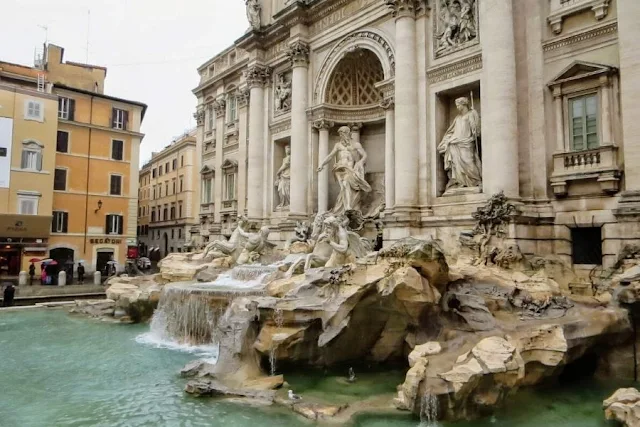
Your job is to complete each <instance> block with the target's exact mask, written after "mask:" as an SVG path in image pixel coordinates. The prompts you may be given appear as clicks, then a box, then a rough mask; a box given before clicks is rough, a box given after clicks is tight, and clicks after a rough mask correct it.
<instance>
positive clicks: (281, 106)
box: [275, 73, 291, 111]
mask: <svg viewBox="0 0 640 427" xmlns="http://www.w3.org/2000/svg"><path fill="white" fill-rule="evenodd" d="M275 95H276V96H275V102H276V111H284V110H288V109H290V108H291V82H289V81H287V79H286V77H285V75H284V73H283V74H280V76H279V77H278V83H277V84H276V88H275Z"/></svg>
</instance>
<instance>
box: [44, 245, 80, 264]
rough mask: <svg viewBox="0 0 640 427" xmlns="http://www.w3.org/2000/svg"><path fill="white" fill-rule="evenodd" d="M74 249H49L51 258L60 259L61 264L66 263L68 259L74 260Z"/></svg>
mask: <svg viewBox="0 0 640 427" xmlns="http://www.w3.org/2000/svg"><path fill="white" fill-rule="evenodd" d="M73 254H74V252H73V249H69V248H55V249H51V250H50V251H49V258H51V259H55V260H56V261H58V264H59V265H64V264H65V263H66V262H68V261H72V262H73Z"/></svg>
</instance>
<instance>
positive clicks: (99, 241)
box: [89, 238, 122, 245]
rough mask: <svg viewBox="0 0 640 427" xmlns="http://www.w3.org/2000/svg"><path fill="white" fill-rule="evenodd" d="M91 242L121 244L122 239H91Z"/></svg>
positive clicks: (93, 243) (96, 243)
mask: <svg viewBox="0 0 640 427" xmlns="http://www.w3.org/2000/svg"><path fill="white" fill-rule="evenodd" d="M89 243H91V244H92V245H119V244H120V243H122V239H109V238H106V239H89Z"/></svg>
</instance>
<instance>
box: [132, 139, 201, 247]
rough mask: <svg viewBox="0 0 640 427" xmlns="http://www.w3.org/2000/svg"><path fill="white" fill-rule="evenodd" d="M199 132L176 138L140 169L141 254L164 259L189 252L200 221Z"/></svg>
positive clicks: (139, 233)
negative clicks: (192, 234) (172, 254)
mask: <svg viewBox="0 0 640 427" xmlns="http://www.w3.org/2000/svg"><path fill="white" fill-rule="evenodd" d="M196 157H197V156H196V132H195V131H190V132H187V133H186V134H184V135H183V136H181V137H179V138H176V139H175V140H174V141H173V142H172V143H171V144H169V145H168V146H167V147H165V148H164V149H163V150H162V151H160V152H159V153H152V156H151V160H149V162H147V163H146V164H145V165H144V166H143V167H142V169H141V170H140V176H139V187H140V190H139V198H138V200H139V201H138V224H139V226H138V236H139V237H138V248H139V252H140V253H141V255H144V256H149V257H155V258H158V259H159V258H162V257H165V256H166V255H167V254H169V253H171V252H183V251H188V250H189V249H190V248H191V246H192V236H191V232H192V228H193V227H194V225H196V224H197V222H198V218H197V209H198V197H197V184H196V181H197V180H198V179H199V171H198V169H196V166H195V165H196V161H197V159H196Z"/></svg>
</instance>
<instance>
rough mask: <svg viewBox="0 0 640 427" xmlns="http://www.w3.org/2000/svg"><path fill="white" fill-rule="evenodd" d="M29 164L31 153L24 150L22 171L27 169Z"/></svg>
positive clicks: (21, 163) (21, 164)
mask: <svg viewBox="0 0 640 427" xmlns="http://www.w3.org/2000/svg"><path fill="white" fill-rule="evenodd" d="M28 164H29V152H28V151H26V150H22V160H21V162H20V167H21V168H22V169H26V168H27V165H28Z"/></svg>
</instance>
